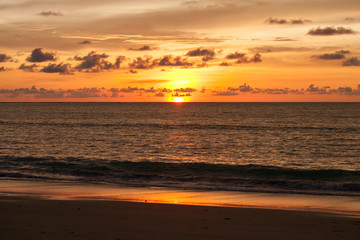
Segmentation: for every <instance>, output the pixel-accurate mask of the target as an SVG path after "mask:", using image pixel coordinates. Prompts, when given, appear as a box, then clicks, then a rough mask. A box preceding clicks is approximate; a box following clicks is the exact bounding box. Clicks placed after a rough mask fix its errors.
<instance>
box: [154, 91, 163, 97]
mask: <svg viewBox="0 0 360 240" xmlns="http://www.w3.org/2000/svg"><path fill="white" fill-rule="evenodd" d="M155 97H165V94H164V93H162V92H158V93H156V94H155Z"/></svg>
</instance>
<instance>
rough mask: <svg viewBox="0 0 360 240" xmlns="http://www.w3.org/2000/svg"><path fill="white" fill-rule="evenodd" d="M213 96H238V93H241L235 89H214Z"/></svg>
mask: <svg viewBox="0 0 360 240" xmlns="http://www.w3.org/2000/svg"><path fill="white" fill-rule="evenodd" d="M211 95H212V96H221V97H225V96H236V95H239V93H238V92H234V91H225V92H222V91H213V92H212V94H211Z"/></svg>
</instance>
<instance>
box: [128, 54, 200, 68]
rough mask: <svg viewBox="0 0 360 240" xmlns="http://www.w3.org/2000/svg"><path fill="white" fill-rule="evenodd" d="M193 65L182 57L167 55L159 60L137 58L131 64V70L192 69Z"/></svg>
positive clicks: (148, 57)
mask: <svg viewBox="0 0 360 240" xmlns="http://www.w3.org/2000/svg"><path fill="white" fill-rule="evenodd" d="M192 65H193V63H190V62H188V61H187V59H184V58H182V57H181V56H177V57H174V56H172V55H165V56H162V57H160V58H157V59H152V57H151V56H144V57H143V58H141V57H137V58H136V59H134V60H133V62H132V63H129V67H130V68H134V69H152V68H154V67H165V66H166V67H190V66H192Z"/></svg>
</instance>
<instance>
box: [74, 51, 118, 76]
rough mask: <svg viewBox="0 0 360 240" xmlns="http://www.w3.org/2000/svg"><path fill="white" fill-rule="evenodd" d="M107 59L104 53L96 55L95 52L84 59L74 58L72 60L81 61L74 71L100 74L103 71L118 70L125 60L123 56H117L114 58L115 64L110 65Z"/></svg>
mask: <svg viewBox="0 0 360 240" xmlns="http://www.w3.org/2000/svg"><path fill="white" fill-rule="evenodd" d="M108 57H109V56H108V55H107V54H105V53H103V54H97V53H96V52H95V51H92V52H90V53H89V54H88V55H86V56H84V57H79V56H75V57H74V60H77V61H81V63H80V64H79V65H77V66H76V67H75V69H76V70H78V71H79V72H81V71H84V72H101V71H103V70H111V69H119V68H120V64H121V63H122V62H123V61H124V60H125V57H124V56H119V57H117V58H116V60H115V63H111V62H109V61H107V60H106V59H107V58H108Z"/></svg>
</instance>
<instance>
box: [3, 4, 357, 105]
mask: <svg viewBox="0 0 360 240" xmlns="http://www.w3.org/2000/svg"><path fill="white" fill-rule="evenodd" d="M0 14H1V16H2V17H1V19H0V29H1V37H0V79H1V80H0V101H145V102H147V101H155V102H159V101H160V102H163V101H175V100H176V101H215V102H217V101H241V102H242V101H250V102H253V101H360V45H359V36H360V33H359V32H360V2H359V1H358V0H344V1H338V0H336V1H335V0H309V1H300V0H276V1H275V0H269V1H252V0H242V1H235V0H221V1H220V0H199V1H196V0H195V1H186V0H185V1H180V0H153V1H147V0H102V1H97V0H62V1H59V0H46V1H45V0H0Z"/></svg>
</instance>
